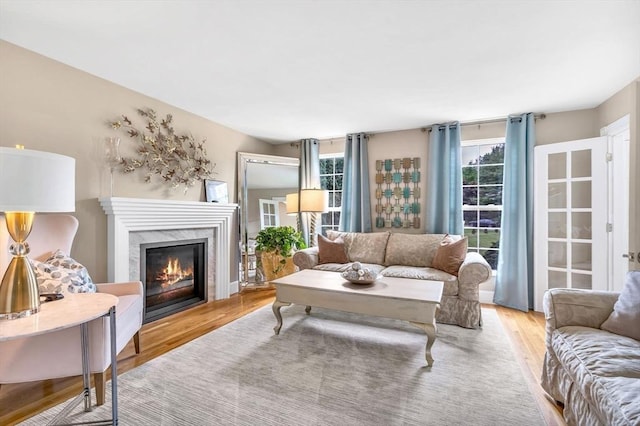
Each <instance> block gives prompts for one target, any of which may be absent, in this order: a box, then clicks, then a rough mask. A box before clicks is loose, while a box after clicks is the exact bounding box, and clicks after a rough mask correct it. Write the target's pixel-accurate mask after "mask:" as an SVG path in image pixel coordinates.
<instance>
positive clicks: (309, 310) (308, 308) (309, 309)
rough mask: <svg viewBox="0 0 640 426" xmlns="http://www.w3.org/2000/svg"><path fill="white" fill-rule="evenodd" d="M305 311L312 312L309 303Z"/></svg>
mask: <svg viewBox="0 0 640 426" xmlns="http://www.w3.org/2000/svg"><path fill="white" fill-rule="evenodd" d="M304 311H305V312H306V313H307V315H309V314H310V313H311V306H309V305H307V307H306V308H304Z"/></svg>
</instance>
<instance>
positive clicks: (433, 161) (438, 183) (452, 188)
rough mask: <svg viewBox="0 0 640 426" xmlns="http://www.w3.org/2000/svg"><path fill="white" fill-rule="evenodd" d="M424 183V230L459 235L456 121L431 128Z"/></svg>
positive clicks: (459, 168)
mask: <svg viewBox="0 0 640 426" xmlns="http://www.w3.org/2000/svg"><path fill="white" fill-rule="evenodd" d="M427 182H428V184H427V194H426V200H427V221H426V227H425V228H426V232H427V233H430V234H455V235H462V234H463V232H464V229H463V219H462V154H461V150H460V123H458V122H454V123H449V124H436V125H434V126H432V127H431V136H430V140H429V148H428V161H427Z"/></svg>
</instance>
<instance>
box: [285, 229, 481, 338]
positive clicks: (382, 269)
mask: <svg viewBox="0 0 640 426" xmlns="http://www.w3.org/2000/svg"><path fill="white" fill-rule="evenodd" d="M327 236H328V237H329V238H330V239H331V240H335V239H336V238H338V237H341V238H343V239H344V242H345V249H346V254H347V258H348V262H346V263H324V264H320V263H319V259H318V247H311V248H308V249H305V250H300V251H297V252H296V253H295V254H294V256H293V262H294V263H295V264H296V266H298V267H299V268H300V269H309V268H313V269H320V270H325V271H335V272H342V271H345V270H347V269H348V268H350V267H351V265H352V263H353V262H356V261H357V262H360V263H362V266H363V267H365V268H371V269H372V270H373V271H375V272H377V273H380V274H382V275H383V276H386V277H400V278H414V279H424V280H437V281H443V282H444V289H443V295H442V301H441V302H440V310H439V311H438V314H437V315H436V320H437V321H438V322H440V323H445V324H456V325H459V326H462V327H466V328H478V327H480V326H481V325H482V316H481V311H480V300H479V290H478V286H479V285H480V283H482V282H484V281H486V280H487V279H489V277H490V276H491V267H490V266H489V264H488V263H487V262H486V260H484V258H483V257H482V256H480V254H478V253H475V252H469V253H467V255H466V258H465V259H464V262H463V263H462V265H461V266H460V269H459V270H458V275H457V276H456V275H452V274H449V273H447V272H444V271H441V270H438V269H435V268H432V267H431V266H432V261H433V258H434V256H435V254H436V251H437V250H438V247H439V246H440V242H441V241H442V239H443V237H444V235H442V234H401V233H389V232H373V233H350V232H336V231H328V232H327Z"/></svg>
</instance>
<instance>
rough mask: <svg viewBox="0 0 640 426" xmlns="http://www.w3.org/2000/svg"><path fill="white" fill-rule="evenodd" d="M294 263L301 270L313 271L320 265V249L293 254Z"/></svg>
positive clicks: (312, 248)
mask: <svg viewBox="0 0 640 426" xmlns="http://www.w3.org/2000/svg"><path fill="white" fill-rule="evenodd" d="M293 263H294V264H295V265H296V266H297V267H298V268H300V269H311V268H313V267H314V266H316V265H317V264H318V247H309V248H306V249H304V250H298V251H297V252H295V253H294V254H293Z"/></svg>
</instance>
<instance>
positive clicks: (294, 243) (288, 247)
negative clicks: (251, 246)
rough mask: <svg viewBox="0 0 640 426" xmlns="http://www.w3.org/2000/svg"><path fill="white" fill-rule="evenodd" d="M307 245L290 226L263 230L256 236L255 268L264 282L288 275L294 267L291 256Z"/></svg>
mask: <svg viewBox="0 0 640 426" xmlns="http://www.w3.org/2000/svg"><path fill="white" fill-rule="evenodd" d="M306 247H307V245H306V244H305V242H304V239H303V238H302V235H301V234H300V232H298V231H296V230H295V229H294V228H293V227H292V226H273V227H269V228H264V229H263V230H261V231H260V232H258V235H257V236H256V252H257V254H258V256H257V267H258V269H259V270H260V271H262V274H263V277H264V279H265V280H266V281H271V280H273V279H276V278H279V277H281V276H284V275H289V274H291V273H293V272H294V270H295V266H294V264H293V259H292V258H291V256H292V255H293V252H294V251H295V250H300V249H304V248H306Z"/></svg>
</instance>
